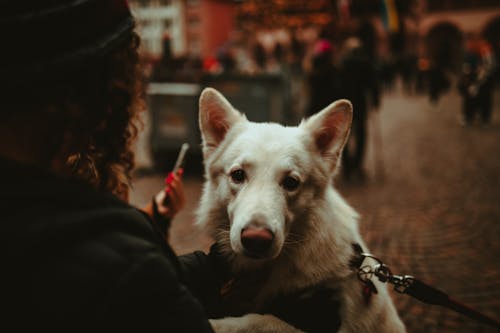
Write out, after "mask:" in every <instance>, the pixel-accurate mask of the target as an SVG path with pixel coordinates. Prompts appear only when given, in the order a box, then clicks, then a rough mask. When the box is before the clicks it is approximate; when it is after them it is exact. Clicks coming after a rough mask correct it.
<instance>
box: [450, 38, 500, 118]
mask: <svg viewBox="0 0 500 333" xmlns="http://www.w3.org/2000/svg"><path fill="white" fill-rule="evenodd" d="M464 55H465V56H464V61H463V64H462V72H461V74H460V77H459V81H458V90H459V93H460V95H461V96H462V124H463V125H470V124H472V123H473V121H474V119H475V118H476V114H479V116H480V118H481V122H482V124H483V125H487V124H489V123H490V121H491V113H492V99H493V96H492V95H493V87H494V81H495V79H494V72H495V60H494V56H493V54H492V51H491V46H490V45H489V43H488V42H487V41H486V40H484V39H480V38H478V37H474V38H472V39H471V40H470V41H468V43H467V46H466V50H465V52H464Z"/></svg>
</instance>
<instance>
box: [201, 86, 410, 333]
mask: <svg viewBox="0 0 500 333" xmlns="http://www.w3.org/2000/svg"><path fill="white" fill-rule="evenodd" d="M351 119H352V105H351V103H350V102H349V101H347V100H338V101H336V102H334V103H332V104H331V105H329V106H328V107H326V108H325V109H324V110H322V111H321V112H319V113H317V114H315V115H314V116H312V117H310V118H309V119H306V120H304V121H303V122H302V123H301V124H300V125H299V126H297V127H284V126H281V125H279V124H275V123H254V122H250V121H248V120H247V119H246V117H245V116H244V115H243V114H241V113H240V112H238V111H236V110H235V109H234V108H233V107H232V106H231V104H230V103H229V102H228V101H227V100H226V99H225V98H224V97H223V96H222V95H221V94H220V93H219V92H217V91H216V90H214V89H212V88H206V89H205V90H204V91H203V92H202V95H201V97H200V113H199V123H200V129H201V134H202V143H203V155H204V164H205V178H206V181H205V185H204V190H203V194H202V198H201V202H200V206H199V209H198V212H197V213H198V214H197V215H198V224H200V225H201V226H202V227H205V228H206V230H208V232H209V233H210V234H211V236H212V237H213V238H214V239H215V240H216V241H217V242H219V243H220V244H222V246H223V251H224V252H225V253H226V254H227V255H228V258H229V260H230V262H231V267H232V269H233V272H234V273H235V274H252V272H253V271H258V270H259V269H261V268H262V267H271V268H270V275H269V278H268V279H267V280H266V282H265V283H264V284H263V285H262V288H260V290H259V292H258V294H257V295H255V310H256V311H257V310H258V309H259V306H260V305H261V304H263V303H264V302H265V301H266V300H269V299H270V298H272V297H273V296H274V295H277V294H278V293H285V294H286V293H289V292H293V291H295V290H299V289H301V288H305V287H310V286H313V285H319V284H321V285H329V286H332V287H333V288H336V289H338V290H339V291H340V295H339V296H340V300H341V310H340V316H341V318H342V324H341V328H340V330H339V331H340V332H371V333H373V332H384V333H388V332H404V331H405V328H404V325H403V323H402V322H401V320H400V319H399V317H398V314H397V312H396V310H395V307H394V305H393V303H392V300H391V298H390V296H389V294H388V292H387V289H386V287H385V285H383V284H381V283H379V282H378V281H374V282H375V285H376V288H377V290H378V294H374V295H373V297H372V298H371V301H370V304H369V305H367V304H365V301H364V299H363V296H362V292H361V288H362V286H361V282H360V281H359V280H358V278H357V276H356V273H355V272H354V271H353V269H352V268H350V266H349V261H350V260H351V259H352V258H353V256H354V255H355V254H354V250H353V247H352V244H353V243H358V244H360V245H361V246H362V247H363V250H365V251H367V248H366V245H365V244H364V243H363V240H362V239H361V236H360V234H359V231H358V225H357V220H358V214H357V213H356V212H355V211H354V210H353V209H352V208H351V207H350V206H349V205H348V204H347V203H346V202H345V201H344V199H343V198H342V197H341V196H340V195H339V193H338V192H337V191H335V189H334V188H333V186H332V177H333V176H334V174H335V172H336V170H337V168H338V165H339V163H340V156H341V152H342V148H343V146H344V144H345V142H346V140H347V137H348V134H349V129H350V125H351ZM237 169H240V170H243V171H244V175H245V179H244V181H242V182H235V181H234V180H233V179H232V178H231V172H233V171H234V170H237ZM286 177H292V178H294V179H296V180H298V181H299V184H300V185H299V186H298V188H297V189H292V190H290V189H288V190H287V189H285V188H284V185H283V182H284V179H285V178H286ZM249 225H257V226H259V227H264V228H266V229H269V230H270V231H271V232H272V233H273V234H274V239H273V243H272V246H271V249H270V251H269V254H268V255H267V256H266V257H265V258H263V259H253V258H251V257H248V256H247V255H246V254H245V250H244V247H243V245H242V242H241V233H242V230H243V228H246V227H248V226H249ZM211 323H212V325H213V327H214V329H215V331H216V332H218V333H225V332H233V333H234V332H260V333H265V332H300V331H299V330H297V329H295V328H294V327H292V326H290V325H288V324H287V323H285V322H283V321H281V320H280V319H278V318H276V317H274V316H272V315H260V314H256V313H252V314H247V315H244V316H242V317H227V318H223V319H217V320H211Z"/></svg>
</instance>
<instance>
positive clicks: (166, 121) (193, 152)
mask: <svg viewBox="0 0 500 333" xmlns="http://www.w3.org/2000/svg"><path fill="white" fill-rule="evenodd" d="M200 93H201V85H199V84H195V83H177V82H151V83H150V84H149V85H148V88H147V100H148V108H149V113H150V117H149V119H150V122H151V123H150V126H151V136H150V143H151V154H152V158H153V162H154V165H155V167H156V168H159V169H167V168H170V167H171V166H172V165H173V164H174V162H175V159H176V156H177V153H178V152H179V149H180V147H181V145H182V144H183V143H184V142H187V143H189V145H190V147H191V148H190V150H189V152H188V163H189V157H190V156H197V155H199V154H201V149H200V140H201V139H200V134H199V129H198V99H199V96H200Z"/></svg>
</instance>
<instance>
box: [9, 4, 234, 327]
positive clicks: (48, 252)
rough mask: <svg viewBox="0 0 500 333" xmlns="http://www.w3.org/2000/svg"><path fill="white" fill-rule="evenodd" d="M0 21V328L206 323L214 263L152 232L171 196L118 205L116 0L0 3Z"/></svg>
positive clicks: (124, 177) (135, 110)
mask: <svg viewBox="0 0 500 333" xmlns="http://www.w3.org/2000/svg"><path fill="white" fill-rule="evenodd" d="M0 29H1V31H2V32H4V40H3V42H4V43H5V45H9V52H6V51H5V50H4V51H2V52H0V74H1V77H2V80H1V81H0V103H1V108H0V110H1V111H0V112H1V117H2V121H1V122H0V171H1V173H0V177H1V178H2V179H1V181H0V183H1V184H2V186H1V190H0V198H1V199H0V208H1V210H2V212H3V217H2V233H1V235H2V236H1V241H0V244H1V246H2V251H1V262H2V277H1V279H2V283H1V286H2V287H1V288H2V292H1V294H2V302H3V304H4V305H5V306H4V308H3V309H2V315H1V318H2V326H3V327H9V329H10V330H13V331H17V332H34V331H47V332H48V331H50V332H90V331H108V332H129V331H135V332H213V330H212V328H211V326H210V324H209V321H208V319H207V316H208V315H214V314H213V313H211V312H212V311H215V310H214V309H215V305H216V304H217V300H218V297H219V290H220V286H221V284H222V282H223V281H222V280H223V278H222V277H223V276H225V275H224V269H223V267H224V265H223V263H222V262H221V261H220V260H218V258H219V257H218V256H217V255H215V253H214V252H212V253H211V255H210V256H207V255H204V254H202V253H201V252H197V253H194V254H191V255H187V256H183V257H180V258H178V257H177V256H176V255H175V253H174V251H173V250H172V248H171V247H170V246H169V245H168V244H167V242H166V241H165V234H166V232H167V230H166V227H168V224H165V223H163V222H164V221H162V217H165V216H166V217H171V216H172V214H173V213H174V212H175V210H177V209H179V208H180V207H182V203H181V202H179V201H177V202H174V201H175V200H182V198H181V197H182V193H178V192H177V191H176V190H172V191H173V192H175V193H177V194H175V195H176V196H178V195H180V197H176V196H171V197H170V199H171V200H172V203H173V205H172V206H168V205H167V206H164V204H163V200H160V199H161V198H157V200H155V202H154V203H152V204H153V206H156V207H157V208H158V209H157V210H158V214H156V216H155V217H156V218H157V219H156V220H152V219H151V218H150V217H148V215H147V214H145V213H144V212H142V211H141V210H138V209H136V208H134V207H132V206H130V205H129V204H127V202H126V201H127V197H128V191H129V183H130V179H131V171H132V170H133V167H134V163H133V162H134V156H133V150H132V147H133V142H134V139H135V137H136V135H137V123H136V122H137V120H138V118H139V111H140V110H141V109H142V108H143V107H142V104H143V103H144V102H143V100H142V89H141V78H140V72H141V69H140V68H139V56H138V47H139V37H138V36H137V34H136V33H135V32H134V20H133V18H132V16H131V14H130V11H129V8H128V5H127V1H126V0H99V1H93V0H81V1H67V0H52V1H40V0H30V1H28V0H26V1H8V2H2V3H1V4H0ZM174 178H175V177H174ZM178 181H179V179H177V180H174V181H172V183H171V185H172V186H178V185H179V183H178ZM169 212H170V215H169ZM219 265H220V266H219ZM215 267H220V269H215Z"/></svg>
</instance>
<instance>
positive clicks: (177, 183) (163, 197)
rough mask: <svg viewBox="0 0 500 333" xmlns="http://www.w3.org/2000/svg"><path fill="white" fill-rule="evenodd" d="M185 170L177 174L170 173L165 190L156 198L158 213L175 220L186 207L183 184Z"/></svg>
mask: <svg viewBox="0 0 500 333" xmlns="http://www.w3.org/2000/svg"><path fill="white" fill-rule="evenodd" d="M183 172H184V171H183V169H179V170H178V171H177V173H173V172H171V173H169V174H168V176H167V178H165V189H164V190H162V191H160V192H159V193H158V194H157V195H156V196H155V201H156V204H157V206H158V213H160V215H161V216H164V217H167V218H173V217H174V216H175V215H177V213H178V212H179V211H181V210H182V209H183V208H184V206H185V205H186V197H185V196H184V185H183V183H182V174H183Z"/></svg>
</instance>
